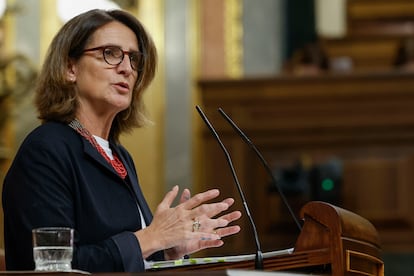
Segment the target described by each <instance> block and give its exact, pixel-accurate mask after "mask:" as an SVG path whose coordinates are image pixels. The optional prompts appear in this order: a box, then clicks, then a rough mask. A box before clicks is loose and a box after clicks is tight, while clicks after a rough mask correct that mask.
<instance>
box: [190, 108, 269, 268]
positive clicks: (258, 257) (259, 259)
mask: <svg viewBox="0 0 414 276" xmlns="http://www.w3.org/2000/svg"><path fill="white" fill-rule="evenodd" d="M196 109H197V111H198V113H199V114H200V116H201V118H202V119H203V121H204V123H205V124H206V125H207V127H208V128H209V130H210V131H211V133H212V134H213V136H214V138H215V139H216V141H217V142H218V143H219V145H220V147H221V149H222V150H223V152H224V155H225V156H226V160H227V163H228V165H229V166H230V170H231V174H232V176H233V179H234V182H235V183H236V187H237V190H238V191H239V194H240V197H241V200H242V203H243V207H244V210H245V211H246V214H247V217H248V218H249V221H250V226H251V228H252V231H253V234H254V240H255V243H256V257H255V269H256V270H263V254H262V249H261V246H260V242H259V237H258V235H257V230H256V225H255V224H254V221H253V217H252V215H251V214H250V210H249V207H248V206H247V201H246V199H245V197H244V193H243V191H242V188H241V186H240V183H239V180H238V178H237V175H236V171H235V170H234V166H233V162H232V161H231V157H230V154H229V152H228V151H227V149H226V147H225V146H224V144H223V142H222V141H221V139H220V137H219V135H218V133H217V131H216V130H215V129H214V127H213V125H212V124H211V123H210V122H209V120H208V119H207V116H206V115H205V114H204V112H203V111H202V110H201V108H200V107H199V106H197V105H196Z"/></svg>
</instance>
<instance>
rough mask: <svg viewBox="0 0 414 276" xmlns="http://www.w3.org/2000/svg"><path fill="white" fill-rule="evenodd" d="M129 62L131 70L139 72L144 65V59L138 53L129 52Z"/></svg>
mask: <svg viewBox="0 0 414 276" xmlns="http://www.w3.org/2000/svg"><path fill="white" fill-rule="evenodd" d="M129 60H130V62H131V67H132V69H134V70H136V71H141V70H142V67H143V65H144V58H143V56H142V54H141V53H140V52H130V53H129Z"/></svg>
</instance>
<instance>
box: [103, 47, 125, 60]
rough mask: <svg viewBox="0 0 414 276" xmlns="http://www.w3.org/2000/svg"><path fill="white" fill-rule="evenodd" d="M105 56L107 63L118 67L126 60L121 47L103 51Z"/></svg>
mask: <svg viewBox="0 0 414 276" xmlns="http://www.w3.org/2000/svg"><path fill="white" fill-rule="evenodd" d="M103 55H104V58H105V60H106V62H107V63H108V64H110V65H118V64H120V63H121V62H122V60H123V59H124V53H123V52H122V49H121V48H119V47H114V46H109V47H105V48H104V50H103Z"/></svg>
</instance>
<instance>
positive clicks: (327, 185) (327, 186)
mask: <svg viewBox="0 0 414 276" xmlns="http://www.w3.org/2000/svg"><path fill="white" fill-rule="evenodd" d="M333 188H334V182H333V181H332V179H330V178H326V179H324V180H323V181H322V189H323V190H324V191H332V190H333Z"/></svg>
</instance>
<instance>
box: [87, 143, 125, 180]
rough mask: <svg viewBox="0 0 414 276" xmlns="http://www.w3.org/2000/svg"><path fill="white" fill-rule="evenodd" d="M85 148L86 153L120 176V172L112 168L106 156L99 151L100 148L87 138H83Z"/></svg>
mask: <svg viewBox="0 0 414 276" xmlns="http://www.w3.org/2000/svg"><path fill="white" fill-rule="evenodd" d="M82 143H83V150H84V152H85V154H87V155H89V157H91V158H92V159H93V160H95V161H96V162H98V163H99V164H101V165H102V166H103V167H104V169H106V170H109V171H110V172H111V173H113V174H115V175H117V176H118V173H117V172H116V171H115V170H114V168H112V166H111V164H109V163H108V161H106V160H105V158H104V157H103V156H102V155H101V154H100V153H99V152H98V150H97V149H96V148H95V147H94V146H93V145H92V144H91V143H90V142H89V141H88V140H86V139H82Z"/></svg>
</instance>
